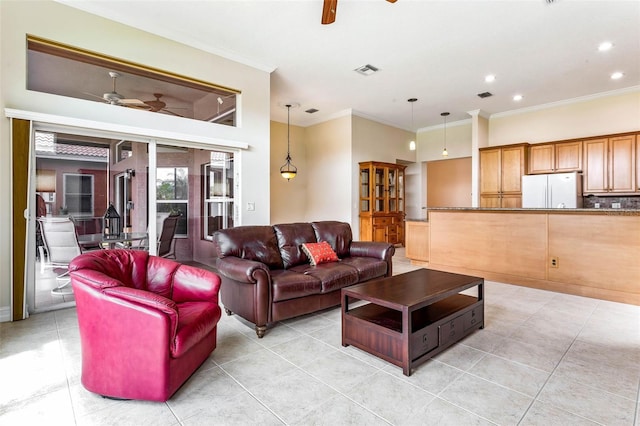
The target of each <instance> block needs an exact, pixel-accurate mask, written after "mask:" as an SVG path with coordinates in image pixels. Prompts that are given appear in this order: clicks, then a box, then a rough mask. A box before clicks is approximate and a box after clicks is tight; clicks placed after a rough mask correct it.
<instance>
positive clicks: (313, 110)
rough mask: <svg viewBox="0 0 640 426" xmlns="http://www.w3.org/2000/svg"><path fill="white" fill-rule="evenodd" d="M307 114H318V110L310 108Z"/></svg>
mask: <svg viewBox="0 0 640 426" xmlns="http://www.w3.org/2000/svg"><path fill="white" fill-rule="evenodd" d="M305 112H306V113H309V114H313V113H314V112H318V110H317V109H315V108H309V109H308V110H306V111H305Z"/></svg>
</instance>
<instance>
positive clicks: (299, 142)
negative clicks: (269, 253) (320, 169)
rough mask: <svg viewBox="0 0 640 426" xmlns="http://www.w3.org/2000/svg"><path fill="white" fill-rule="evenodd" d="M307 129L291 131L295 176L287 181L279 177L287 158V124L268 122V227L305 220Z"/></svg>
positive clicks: (307, 165)
mask: <svg viewBox="0 0 640 426" xmlns="http://www.w3.org/2000/svg"><path fill="white" fill-rule="evenodd" d="M305 137H306V129H304V128H302V127H297V126H293V125H292V126H291V128H290V140H291V143H290V146H291V148H290V152H291V162H292V163H293V165H294V166H296V167H297V168H298V175H297V176H296V177H295V178H294V179H291V180H289V181H287V180H286V179H284V178H282V176H280V167H281V166H282V165H283V164H284V163H285V160H286V157H287V124H286V123H278V122H277V121H272V122H271V223H272V224H276V223H290V222H299V221H302V220H304V218H306V217H307V194H308V190H307V181H308V177H309V174H310V170H309V160H308V158H307V144H306V141H305Z"/></svg>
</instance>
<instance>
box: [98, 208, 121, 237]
mask: <svg viewBox="0 0 640 426" xmlns="http://www.w3.org/2000/svg"><path fill="white" fill-rule="evenodd" d="M120 229H121V228H120V215H119V214H118V211H117V210H116V208H115V207H113V204H111V203H109V208H108V209H107V211H106V212H105V214H104V217H103V219H102V233H103V235H104V238H105V239H109V238H118V237H120Z"/></svg>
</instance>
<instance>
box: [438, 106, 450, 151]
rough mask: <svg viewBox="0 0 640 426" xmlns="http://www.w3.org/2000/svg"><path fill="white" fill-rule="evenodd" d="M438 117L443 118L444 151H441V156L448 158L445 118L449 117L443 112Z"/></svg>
mask: <svg viewBox="0 0 640 426" xmlns="http://www.w3.org/2000/svg"><path fill="white" fill-rule="evenodd" d="M440 115H441V116H442V117H444V149H443V150H442V156H443V157H448V156H449V153H448V152H447V116H448V115H449V113H448V112H443V113H441V114H440Z"/></svg>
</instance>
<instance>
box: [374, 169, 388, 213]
mask: <svg viewBox="0 0 640 426" xmlns="http://www.w3.org/2000/svg"><path fill="white" fill-rule="evenodd" d="M373 170H374V172H373V173H374V179H375V187H374V192H375V199H374V212H384V211H385V210H384V208H385V198H386V197H385V195H386V194H385V190H384V189H385V188H384V168H382V167H375V168H374V169H373Z"/></svg>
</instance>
